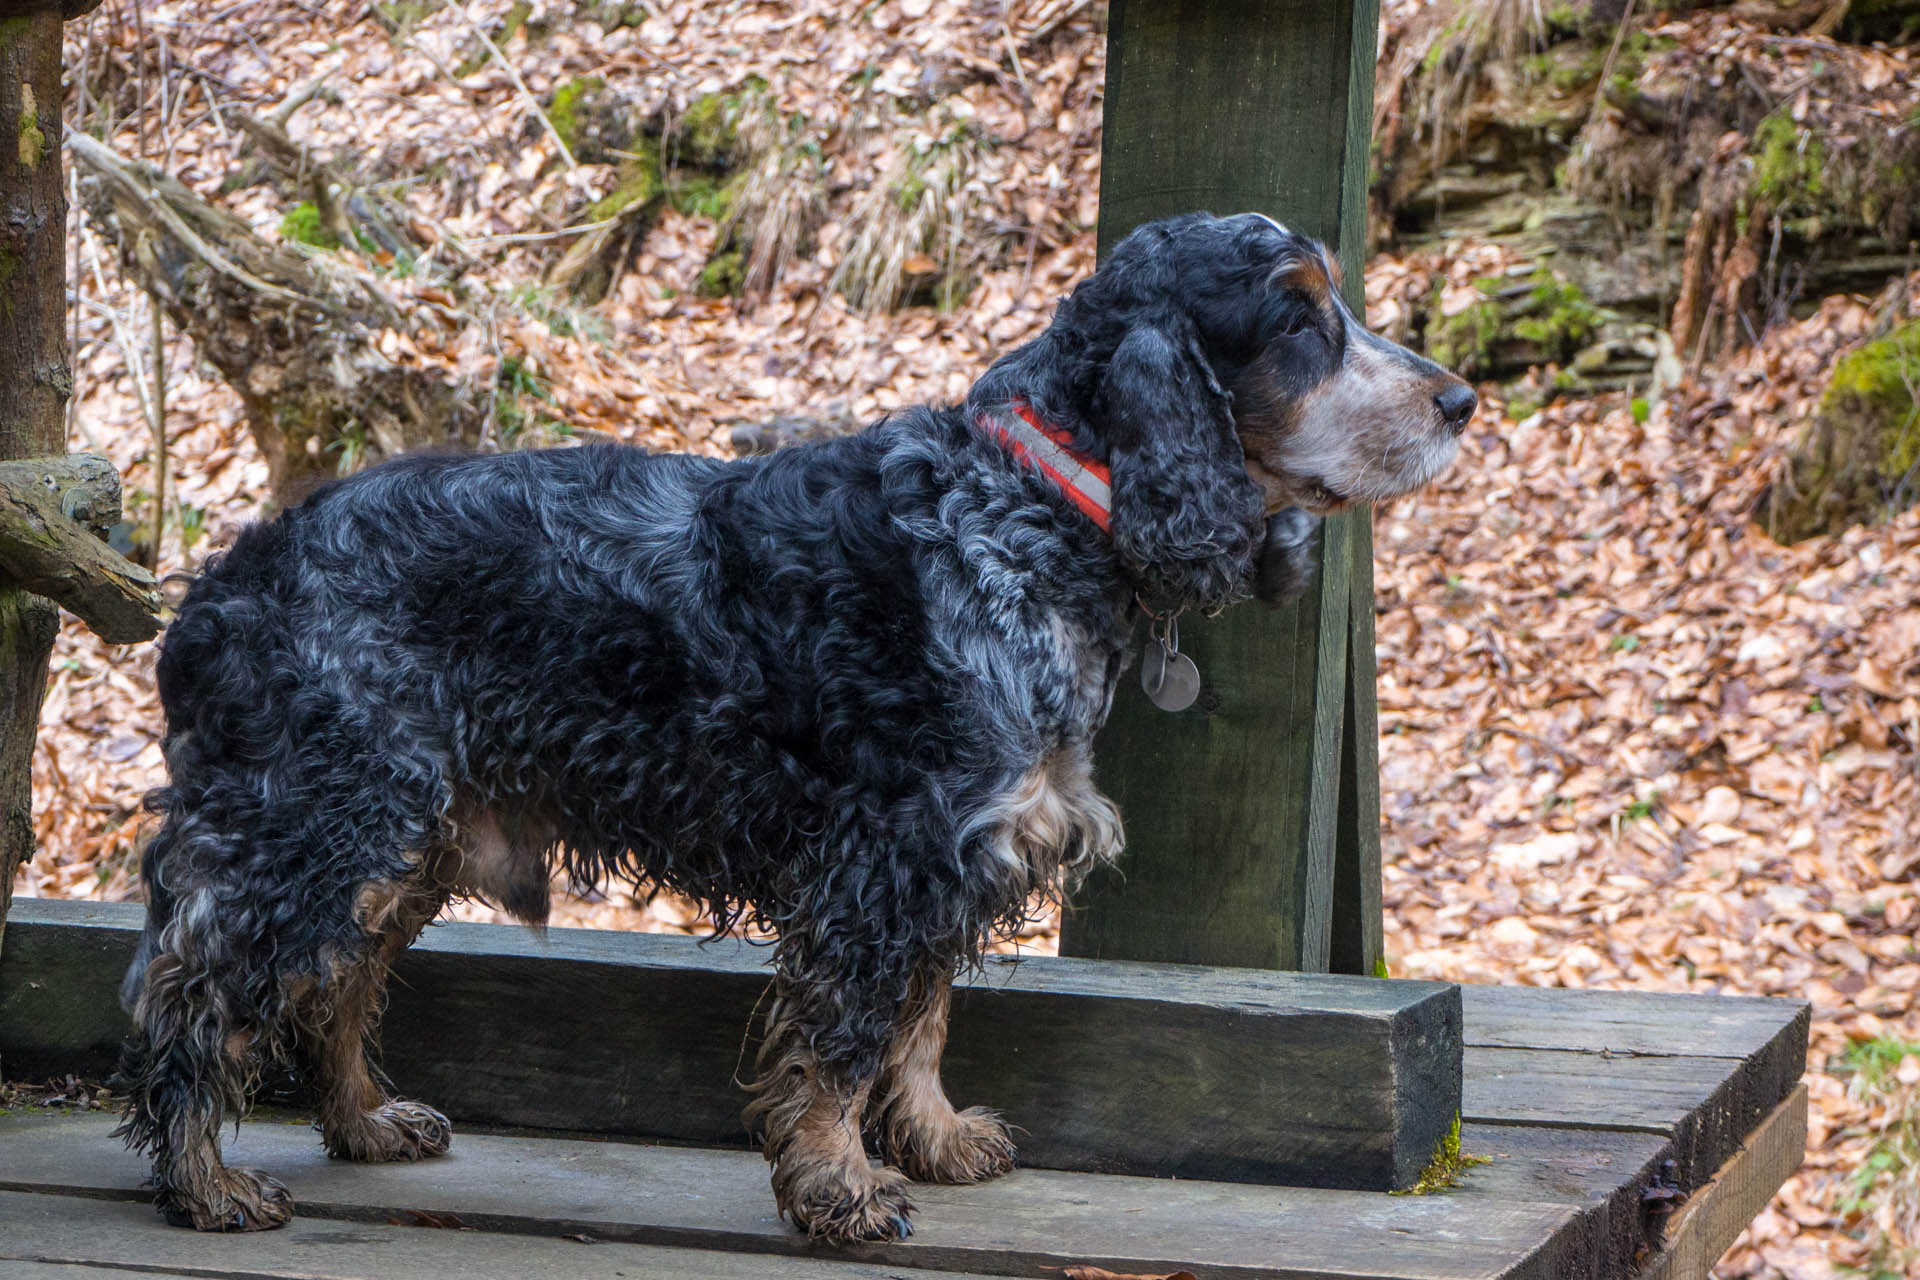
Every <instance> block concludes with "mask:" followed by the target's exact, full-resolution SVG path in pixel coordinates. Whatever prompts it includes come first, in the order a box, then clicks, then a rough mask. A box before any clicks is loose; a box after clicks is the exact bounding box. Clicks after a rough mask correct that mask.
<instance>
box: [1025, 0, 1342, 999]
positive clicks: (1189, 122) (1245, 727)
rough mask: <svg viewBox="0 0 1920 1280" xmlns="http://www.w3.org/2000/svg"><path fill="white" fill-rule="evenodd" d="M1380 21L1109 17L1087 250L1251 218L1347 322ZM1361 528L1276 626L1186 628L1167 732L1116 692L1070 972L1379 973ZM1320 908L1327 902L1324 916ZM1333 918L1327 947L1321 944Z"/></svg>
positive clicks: (1278, 7) (1258, 614)
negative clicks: (1199, 212)
mask: <svg viewBox="0 0 1920 1280" xmlns="http://www.w3.org/2000/svg"><path fill="white" fill-rule="evenodd" d="M1377 20H1378V4H1377V3H1376V0H1338V2H1336V3H1329V4H1314V5H1303V4H1274V3H1271V2H1270V0H1115V2H1114V4H1113V6H1112V9H1111V16H1110V19H1109V26H1108V35H1107V91H1106V118H1105V119H1106V122H1105V125H1104V130H1103V141H1102V159H1101V166H1102V167H1101V180H1100V243H1101V246H1102V248H1103V249H1105V248H1107V247H1108V246H1111V245H1112V244H1113V243H1114V242H1115V241H1117V240H1118V239H1119V238H1120V237H1121V236H1123V235H1125V234H1126V232H1127V231H1129V230H1131V229H1132V228H1133V227H1135V226H1137V225H1138V224H1140V223H1142V222H1145V221H1147V220H1149V219H1152V218H1158V217H1162V216H1165V215H1168V214H1174V213H1182V212H1187V211H1190V210H1194V209H1206V210H1210V211H1211V212H1214V213H1220V214H1229V213H1239V212H1242V211H1245V210H1258V211H1260V212H1264V213H1268V214H1270V215H1272V216H1273V217H1275V218H1277V219H1278V220H1279V221H1281V222H1283V223H1285V224H1286V225H1288V226H1290V227H1293V228H1295V229H1297V230H1300V231H1304V232H1307V233H1308V234H1311V235H1314V236H1318V237H1320V238H1321V239H1323V240H1325V241H1327V242H1328V243H1329V244H1330V245H1332V246H1334V247H1336V248H1337V250H1338V252H1339V256H1340V259H1341V263H1342V266H1343V269H1344V271H1345V275H1346V288H1347V291H1348V295H1349V300H1350V301H1352V302H1354V303H1355V304H1356V305H1358V304H1359V303H1360V302H1361V297H1360V289H1361V266H1362V258H1361V255H1362V249H1363V243H1362V242H1363V239H1364V218H1365V205H1366V159H1367V125H1368V120H1369V118H1370V112H1371V106H1372V93H1373V49H1374V41H1375V26H1376V24H1377ZM1370 519H1371V516H1370V513H1369V512H1367V511H1366V510H1364V509H1362V510H1359V511H1355V512H1351V513H1349V514H1347V515H1344V516H1340V517H1337V518H1335V519H1332V520H1329V521H1327V522H1326V525H1325V531H1324V535H1323V542H1322V546H1321V564H1322V570H1321V572H1320V574H1319V576H1318V577H1317V578H1316V580H1315V583H1314V585H1313V587H1312V588H1310V589H1309V590H1308V592H1307V594H1306V596H1305V597H1304V598H1303V599H1302V600H1300V601H1299V602H1298V603H1297V604H1295V605H1293V606H1291V607H1290V608H1288V609H1285V610H1283V611H1281V612H1279V613H1277V614H1276V613H1272V612H1269V611H1266V610H1261V609H1256V608H1251V607H1243V608H1241V609H1237V610H1234V611H1232V612H1230V613H1228V614H1226V615H1225V616H1223V617H1221V618H1220V619H1218V620H1215V621H1212V622H1202V621H1198V620H1196V621H1193V622H1192V623H1191V624H1190V625H1186V624H1183V626H1182V631H1181V634H1182V641H1183V647H1184V648H1186V649H1187V650H1188V651H1189V652H1190V653H1191V654H1192V655H1193V656H1194V658H1195V660H1196V662H1197V663H1198V664H1199V667H1200V671H1201V675H1202V678H1203V679H1204V680H1205V681H1206V685H1205V688H1203V690H1202V692H1201V695H1200V700H1199V701H1198V702H1197V703H1196V704H1195V705H1194V706H1193V707H1192V708H1191V709H1190V710H1187V711H1184V712H1180V713H1178V714H1176V715H1168V714H1166V713H1164V712H1161V711H1159V710H1157V709H1156V708H1154V707H1153V706H1152V705H1151V704H1150V703H1149V702H1148V701H1147V699H1146V698H1145V696H1144V695H1142V694H1141V693H1140V691H1139V690H1138V688H1136V687H1135V682H1133V681H1123V682H1122V685H1121V689H1120V693H1119V696H1118V697H1117V698H1116V699H1115V701H1114V708H1113V715H1112V718H1111V719H1110V721H1109V722H1108V725H1107V728H1106V731H1105V732H1104V733H1103V734H1102V735H1101V738H1100V742H1099V744H1098V749H1097V752H1096V759H1097V760H1098V762H1099V764H1098V768H1099V780H1100V783H1101V786H1102V787H1103V789H1105V790H1106V791H1107V792H1108V793H1109V794H1110V795H1112V796H1113V798H1114V799H1115V800H1116V801H1117V802H1118V803H1119V806H1120V811H1121V813H1122V815H1123V816H1124V817H1125V819H1126V824H1127V835H1128V848H1127V852H1126V855H1125V857H1124V858H1123V859H1122V860H1121V864H1120V866H1119V867H1118V868H1117V869H1115V870H1113V871H1111V872H1099V873H1096V874H1095V875H1094V876H1093V877H1092V878H1091V879H1090V880H1089V881H1088V883H1087V885H1086V886H1085V888H1084V890H1083V892H1082V894H1081V896H1080V898H1079V899H1078V901H1077V903H1076V909H1075V910H1074V911H1071V912H1069V913H1068V914H1067V916H1066V919H1065V922H1064V924H1063V926H1062V936H1061V949H1062V951H1063V952H1066V953H1068V954H1072V955H1080V956H1094V957H1101V958H1109V959H1113V958H1123V959H1134V960H1174V961H1189V962H1194V963H1204V964H1227V965H1251V966H1261V967H1271V968H1284V969H1304V970H1326V969H1328V968H1329V967H1330V966H1331V965H1332V964H1333V963H1334V962H1335V957H1336V956H1337V957H1338V963H1339V965H1340V967H1341V968H1343V969H1347V970H1350V971H1354V972H1363V973H1372V972H1374V971H1375V969H1376V967H1377V965H1378V963H1379V959H1380V942H1379V938H1380V922H1379V906H1378V901H1379V899H1378V893H1379V890H1378V883H1379V830H1378V828H1379V802H1378V784H1377V781H1374V780H1373V779H1371V778H1370V777H1369V776H1368V775H1369V774H1370V773H1371V772H1372V770H1373V769H1374V750H1375V748H1374V744H1373V743H1372V741H1371V740H1364V741H1356V742H1355V743H1354V744H1353V749H1352V750H1351V751H1348V750H1347V749H1346V737H1347V733H1348V730H1349V726H1351V730H1352V732H1353V733H1355V734H1361V735H1367V734H1371V733H1373V732H1374V725H1375V713H1374V707H1373V699H1374V667H1373V647H1372V644H1371V643H1370V642H1369V643H1366V644H1364V645H1362V644H1357V643H1355V639H1354V637H1355V632H1356V628H1358V627H1363V626H1364V627H1365V628H1366V629H1367V630H1368V631H1370V630H1371V621H1372V615H1371V609H1372V597H1373V578H1372V561H1371V543H1370V539H1369V538H1368V535H1367V529H1368V523H1369V521H1370ZM1336 900H1337V902H1336ZM1336 919H1337V920H1338V921H1339V922H1340V923H1339V926H1338V927H1339V930H1340V933H1341V940H1340V942H1339V944H1338V945H1336V944H1335V943H1334V941H1333V934H1334V930H1335V927H1336V926H1335V921H1336Z"/></svg>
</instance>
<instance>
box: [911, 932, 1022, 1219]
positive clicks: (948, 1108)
mask: <svg viewBox="0 0 1920 1280" xmlns="http://www.w3.org/2000/svg"><path fill="white" fill-rule="evenodd" d="M952 994H953V971H952V969H951V968H950V967H948V966H945V965H939V964H934V963H928V964H926V965H923V966H922V967H921V968H920V969H919V970H917V971H916V972H915V973H914V978H913V987H912V990H911V991H910V993H909V994H908V996H907V1003H906V1007H905V1008H904V1009H903V1010H902V1011H901V1017H900V1023H899V1026H898V1028H897V1029H896V1030H895V1032H894V1036H893V1041H892V1043H890V1044H889V1045H888V1046H887V1056H886V1062H885V1064H884V1065H883V1066H882V1068H881V1076H880V1102H879V1112H880V1133H881V1138H882V1140H883V1142H884V1143H885V1145H886V1150H887V1152H888V1154H889V1156H890V1157H891V1158H892V1159H893V1162H894V1163H895V1164H897V1165H899V1166H900V1167H901V1168H902V1169H903V1170H905V1171H906V1173H907V1175H908V1176H909V1177H911V1178H914V1179H915V1180H917V1181H920V1182H949V1183H966V1182H985V1181H986V1180H987V1179H988V1178H997V1177H999V1176H1000V1175H1001V1174H1003V1173H1006V1172H1007V1171H1008V1170H1010V1169H1012V1168H1013V1155H1014V1147H1013V1138H1012V1136H1011V1135H1010V1134H1009V1133H1008V1132H1007V1125H1006V1122H1005V1121H1004V1120H1002V1119H1001V1118H1000V1116H999V1114H998V1113H997V1112H993V1111H989V1110H987V1109H986V1108H985V1107H969V1108H967V1109H966V1110H965V1111H956V1110H955V1109H954V1106H953V1103H951V1102H949V1101H948V1100H947V1092H946V1089H945V1088H943V1087H942V1086H941V1084H940V1056H941V1054H942V1053H944V1052H945V1051H946V1047H947V1013H948V1009H949V1007H950V1004H951V1000H952Z"/></svg>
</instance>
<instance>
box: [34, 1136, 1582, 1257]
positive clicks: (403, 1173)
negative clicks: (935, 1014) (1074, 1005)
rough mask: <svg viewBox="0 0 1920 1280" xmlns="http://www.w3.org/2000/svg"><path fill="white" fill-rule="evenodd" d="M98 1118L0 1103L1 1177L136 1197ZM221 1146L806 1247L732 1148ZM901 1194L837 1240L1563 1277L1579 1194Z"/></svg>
mask: <svg viewBox="0 0 1920 1280" xmlns="http://www.w3.org/2000/svg"><path fill="white" fill-rule="evenodd" d="M109 1124H110V1121H109V1120H108V1119H106V1118H101V1117H94V1116H83V1117H71V1118H58V1119H26V1118H22V1117H18V1116H16V1117H11V1118H0V1147H4V1148H5V1150H6V1152H7V1160H6V1162H5V1163H4V1165H3V1166H0V1188H5V1189H15V1188H19V1187H30V1188H35V1189H53V1188H60V1189H64V1190H65V1191H66V1192H67V1193H69V1194H74V1195H90V1196H102V1197H116V1198H144V1196H145V1194H146V1193H145V1192H144V1191H142V1190H140V1189H139V1182H140V1176H141V1174H142V1172H143V1170H142V1169H141V1167H140V1164H139V1162H138V1161H137V1160H135V1159H134V1158H132V1157H131V1156H128V1155H127V1154H126V1153H125V1152H123V1151H120V1150H118V1149H117V1146H118V1144H116V1143H113V1142H111V1141H109V1140H107V1139H106V1136H105V1135H106V1130H107V1128H108V1127H109ZM229 1151H230V1153H231V1159H232V1161H233V1162H234V1163H236V1164H241V1165H246V1166H252V1167H260V1168H267V1169H271V1170H272V1171H273V1172H274V1174H275V1175H276V1176H278V1177H280V1178H281V1179H282V1180H284V1181H285V1182H286V1183H287V1185H288V1186H289V1187H290V1188H291V1190H292V1192H293V1195H294V1197H295V1200H296V1202H297V1203H298V1205H299V1208H300V1212H301V1213H302V1214H303V1215H304V1216H306V1217H308V1218H317V1217H328V1218H338V1219H346V1220H349V1221H355V1222H384V1221H386V1220H387V1219H388V1218H390V1217H398V1216H400V1215H401V1214H402V1213H403V1212H404V1211H406V1210H425V1211H429V1212H432V1213H436V1214H438V1213H451V1214H454V1215H456V1216H457V1217H459V1218H460V1220H461V1221H462V1222H464V1223H467V1224H468V1225H470V1226H474V1227H477V1228H479V1229H481V1230H484V1231H499V1232H514V1233H524V1234H536V1235H548V1236H565V1235H569V1234H574V1233H585V1234H588V1235H591V1236H594V1237H595V1238H597V1239H603V1240H621V1241H629V1242H635V1243H647V1244H671V1245H695V1246H698V1247H700V1248H705V1249H715V1250H729V1251H739V1252H747V1253H760V1254H792V1255H804V1254H808V1253H812V1254H814V1255H816V1256H819V1255H820V1254H821V1252H822V1251H821V1250H818V1249H814V1248H810V1247H809V1246H808V1245H807V1243H806V1241H805V1239H804V1237H802V1236H801V1235H799V1234H798V1233H797V1232H795V1231H794V1230H793V1229H792V1228H791V1227H789V1226H787V1225H786V1224H784V1223H782V1222H781V1221H779V1219H778V1218H777V1217H776V1216H775V1212H774V1207H773V1197H772V1193H771V1192H770V1191H769V1189H768V1186H767V1173H766V1165H765V1163H764V1161H762V1160H761V1159H760V1158H759V1156H757V1155H755V1154H753V1153H751V1152H744V1151H720V1150H713V1149H702V1148H674V1147H652V1146H641V1145H634V1144H627V1143H618V1142H569V1141H562V1140H556V1139H531V1138H522V1137H500V1136H478V1135H473V1134H458V1135H457V1136H456V1137H455V1139H454V1146H453V1152H452V1154H451V1155H450V1156H448V1157H447V1158H445V1159H441V1160H430V1161H425V1162H423V1163H420V1164H413V1165H378V1166H368V1165H355V1164H348V1163H345V1162H342V1161H335V1160H329V1159H327V1158H326V1156H325V1155H324V1153H323V1152H322V1151H321V1149H320V1144H319V1140H318V1138H317V1137H316V1136H315V1135H314V1134H313V1133H312V1132H310V1131H309V1130H307V1129H306V1128H304V1127H303V1126H297V1125H286V1124H258V1123H250V1124H246V1125H242V1126H241V1129H240V1134H239V1137H238V1138H237V1139H234V1140H233V1141H232V1142H231V1143H230V1144H229ZM914 1194H915V1199H916V1200H917V1201H918V1202H919V1204H920V1213H919V1214H918V1215H917V1217H916V1228H915V1232H914V1235H913V1237H912V1238H911V1239H909V1240H905V1241H899V1242H895V1243H890V1244H881V1245H868V1246H860V1247H857V1248H854V1249H850V1250H847V1251H845V1252H844V1253H842V1254H840V1255H838V1256H846V1257H852V1258H854V1259H857V1260H860V1261H863V1262H871V1263H881V1264H892V1265H899V1266H909V1267H912V1266H918V1267H925V1268H931V1269H939V1270H961V1271H980V1272H988V1273H994V1274H1003V1275H1007V1274H1010V1275H1026V1276H1037V1275H1043V1274H1045V1271H1044V1270H1043V1269H1044V1268H1049V1267H1052V1268H1059V1267H1063V1266H1066V1265H1069V1264H1072V1263H1091V1264H1094V1265H1098V1266H1104V1267H1107V1268H1108V1269H1110V1270H1113V1271H1119V1272H1122V1273H1127V1272H1134V1273H1139V1272H1145V1273H1147V1274H1164V1273H1166V1272H1169V1271H1173V1270H1177V1269H1181V1268H1187V1269H1191V1270H1193V1271H1194V1272H1195V1273H1196V1274H1199V1275H1206V1276H1209V1277H1234V1278H1235V1280H1255V1278H1261V1280H1277V1278H1281V1277H1284V1278H1285V1280H1307V1278H1309V1277H1311V1278H1313V1280H1335V1278H1339V1280H1353V1278H1358V1277H1368V1278H1370V1280H1379V1278H1381V1277H1393V1278H1407V1280H1413V1278H1418V1280H1493V1278H1495V1277H1502V1278H1505V1277H1511V1278H1512V1280H1566V1278H1565V1276H1564V1274H1563V1273H1560V1272H1557V1271H1555V1270H1553V1269H1552V1266H1553V1265H1554V1261H1555V1260H1554V1259H1552V1258H1549V1257H1547V1256H1545V1255H1543V1254H1542V1251H1541V1250H1542V1245H1543V1243H1544V1242H1546V1241H1548V1240H1550V1239H1551V1238H1552V1237H1553V1236H1554V1235H1555V1234H1556V1233H1557V1232H1559V1231H1561V1230H1563V1229H1564V1228H1565V1227H1566V1226H1567V1225H1568V1224H1569V1223H1570V1222H1572V1221H1573V1220H1574V1219H1575V1217H1576V1216H1577V1215H1579V1214H1580V1213H1582V1212H1583V1211H1584V1210H1585V1204H1584V1202H1583V1200H1582V1199H1581V1198H1580V1197H1579V1196H1567V1197H1560V1198H1546V1199H1529V1200H1509V1199H1506V1198H1502V1197H1498V1196H1494V1195H1488V1196H1481V1197H1475V1198H1467V1197H1461V1196H1452V1195H1438V1196H1420V1197H1415V1196H1386V1195H1380V1194H1377V1193H1369V1192H1352V1191H1326V1190H1317V1189H1311V1188H1298V1187H1254V1186H1240V1185H1234V1184H1228V1183H1214V1182H1198V1181H1189V1180H1186V1179H1179V1180H1173V1179H1148V1178H1126V1177H1115V1176H1110V1175H1098V1174H1075V1173H1054V1172H1048V1171H1040V1170H1026V1169H1022V1170H1016V1171H1015V1172H1014V1173H1012V1174H1010V1175H1007V1176H1006V1177H1003V1178H1000V1179H997V1180H995V1181H993V1182H991V1183H987V1184H984V1185H981V1186H976V1187H935V1186H921V1187H916V1188H915V1193H914Z"/></svg>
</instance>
